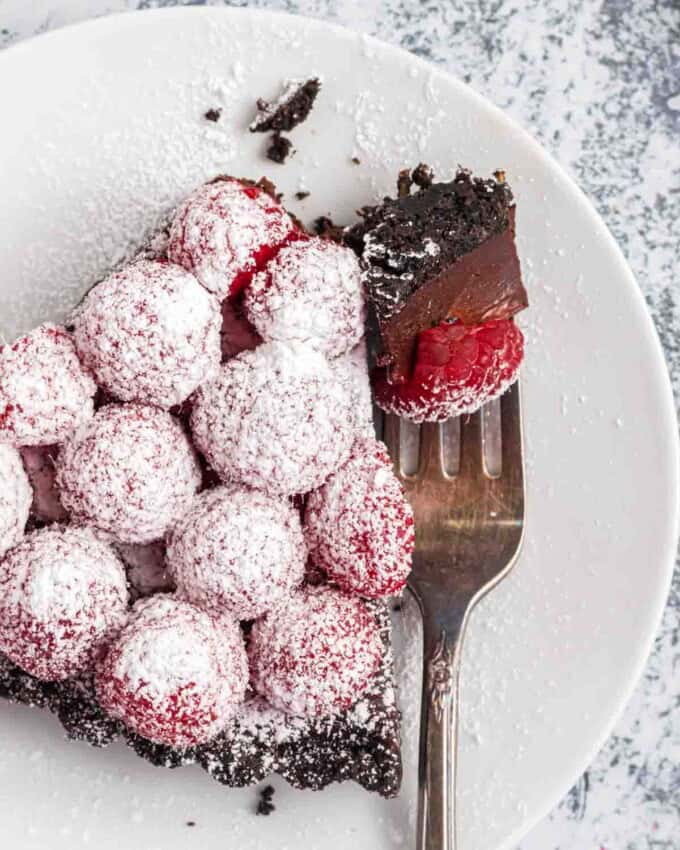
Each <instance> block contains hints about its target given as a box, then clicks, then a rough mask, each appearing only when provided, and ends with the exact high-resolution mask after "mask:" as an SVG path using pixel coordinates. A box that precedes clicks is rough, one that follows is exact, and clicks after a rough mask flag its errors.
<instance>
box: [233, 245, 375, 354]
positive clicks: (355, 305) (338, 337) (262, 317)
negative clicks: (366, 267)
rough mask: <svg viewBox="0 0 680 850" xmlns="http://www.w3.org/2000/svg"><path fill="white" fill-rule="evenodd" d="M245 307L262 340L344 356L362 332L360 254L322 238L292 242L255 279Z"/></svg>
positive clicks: (246, 296) (362, 303)
mask: <svg viewBox="0 0 680 850" xmlns="http://www.w3.org/2000/svg"><path fill="white" fill-rule="evenodd" d="M245 308H246V313H247V315H248V318H249V319H250V321H251V322H252V323H253V325H254V326H255V327H256V328H257V330H258V331H259V333H260V335H261V336H262V337H263V339H266V340H268V341H271V340H278V341H282V342H300V343H305V344H306V345H310V346H312V347H313V348H317V349H318V350H319V351H322V352H323V353H324V354H326V355H327V356H329V357H335V356H337V355H339V354H343V353H344V352H345V351H348V350H349V349H351V348H353V347H354V346H355V345H356V344H357V343H358V342H359V340H360V339H361V337H362V336H363V333H364V321H365V307H364V294H363V288H362V283H361V272H360V269H359V261H358V260H357V257H356V254H355V253H354V252H353V251H351V250H350V249H349V248H345V247H344V246H343V245H338V244H337V243H335V242H330V241H329V240H327V239H319V238H318V237H308V238H306V239H301V240H298V241H296V242H292V243H291V244H290V245H286V246H284V247H283V248H282V249H281V250H280V251H279V252H278V254H277V255H276V257H275V258H274V259H273V260H272V261H271V262H270V263H269V264H268V265H267V267H266V268H265V269H264V270H263V271H261V272H259V273H258V274H256V275H255V276H254V277H253V279H252V281H251V284H250V286H249V287H248V289H247V290H246V292H245Z"/></svg>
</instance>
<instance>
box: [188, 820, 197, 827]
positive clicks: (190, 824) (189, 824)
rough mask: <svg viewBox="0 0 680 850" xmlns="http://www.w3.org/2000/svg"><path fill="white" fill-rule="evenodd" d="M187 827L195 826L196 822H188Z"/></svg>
mask: <svg viewBox="0 0 680 850" xmlns="http://www.w3.org/2000/svg"><path fill="white" fill-rule="evenodd" d="M187 826H196V821H195V820H188V821H187Z"/></svg>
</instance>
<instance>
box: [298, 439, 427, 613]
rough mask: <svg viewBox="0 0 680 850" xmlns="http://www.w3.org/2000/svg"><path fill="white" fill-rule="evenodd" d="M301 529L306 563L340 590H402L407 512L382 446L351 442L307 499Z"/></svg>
mask: <svg viewBox="0 0 680 850" xmlns="http://www.w3.org/2000/svg"><path fill="white" fill-rule="evenodd" d="M304 528H305V536H306V538H307V541H308V544H309V548H310V556H311V559H312V562H313V563H314V564H316V566H317V567H320V568H321V569H322V570H323V571H324V572H325V573H326V575H327V576H328V577H329V578H330V580H331V581H334V582H336V583H337V584H338V585H339V586H340V587H342V588H343V589H344V590H346V591H348V592H350V593H351V592H354V593H359V594H361V595H362V596H367V597H369V598H376V597H379V596H387V595H390V594H396V593H400V592H401V591H402V590H403V588H404V585H405V583H406V578H407V576H408V574H409V572H410V571H411V555H412V552H413V545H414V531H413V511H412V510H411V507H410V505H409V504H408V502H407V501H406V498H405V497H404V493H403V490H402V487H401V485H400V483H399V481H398V480H397V478H396V477H395V475H394V473H393V471H392V464H391V462H390V459H389V456H388V455H387V452H386V449H385V447H384V445H383V444H382V443H379V442H377V441H376V440H372V439H365V440H358V441H357V442H356V443H355V444H354V446H353V448H352V453H351V455H350V457H349V460H347V461H346V463H345V464H344V465H343V466H342V467H341V468H340V469H339V470H338V471H337V472H335V473H334V474H333V475H331V477H330V478H329V479H328V481H327V482H326V483H325V484H324V485H323V487H322V488H321V489H319V490H316V491H315V492H313V493H311V494H310V495H309V497H308V500H307V507H306V510H305V523H304Z"/></svg>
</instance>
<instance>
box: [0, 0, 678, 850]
mask: <svg viewBox="0 0 680 850" xmlns="http://www.w3.org/2000/svg"><path fill="white" fill-rule="evenodd" d="M164 5H181V3H175V2H173V1H172V0H170V2H167V0H166V2H164V0H158V2H155V0H54V2H48V1H47V0H36V1H35V2H30V3H27V2H26V0H0V47H3V46H7V45H9V44H12V43H14V42H15V41H17V40H19V39H22V38H27V37H29V36H31V35H33V34H36V33H39V32H43V31H44V30H47V29H52V28H54V27H58V26H62V25H64V24H68V23H72V22H75V21H77V20H81V19H83V18H86V17H91V16H94V15H100V14H106V13H109V12H113V11H123V10H128V9H129V10H133V9H136V8H140V9H141V8H148V7H155V6H164ZM186 5H199V3H196V0H188V2H187V3H186ZM209 5H221V4H220V3H218V2H215V3H209ZM231 5H238V6H247V5H250V6H256V7H269V8H272V9H280V10H285V11H290V12H299V13H301V14H307V15H312V16H316V17H321V18H326V19H329V20H332V21H334V22H337V23H341V24H345V25H347V26H350V27H352V28H354V29H358V30H361V31H364V32H368V33H371V34H373V35H376V36H378V37H379V38H382V39H384V40H385V41H388V42H391V43H393V44H396V45H399V46H401V47H404V48H406V49H408V50H411V51H413V52H414V53H417V54H418V55H420V56H422V57H425V58H427V59H429V60H430V61H432V62H435V63H436V64H438V65H440V66H442V67H444V68H446V69H448V70H450V71H451V72H453V73H454V74H457V75H458V76H459V77H462V78H463V79H464V80H466V81H467V82H469V83H470V84H471V85H472V86H473V87H474V88H475V89H477V91H479V92H481V93H482V94H484V95H486V96H487V97H488V98H490V99H491V100H492V101H494V102H495V103H496V104H498V105H499V106H500V107H502V108H503V109H505V110H506V111H507V112H509V113H510V114H511V115H513V116H514V117H515V118H516V119H517V120H518V121H519V122H520V123H521V124H522V125H523V126H524V127H526V128H528V129H529V130H531V132H532V133H534V134H535V135H536V136H537V137H538V138H539V139H540V141H541V142H542V143H543V145H545V147H546V148H547V149H548V150H550V151H551V152H552V153H553V154H554V155H555V156H556V158H557V159H558V160H559V161H560V162H561V163H562V165H564V166H565V167H566V168H567V169H568V170H569V171H570V172H571V174H572V175H574V177H575V178H576V180H577V182H578V183H579V184H580V185H581V187H582V188H583V189H584V190H585V191H586V192H587V193H588V194H589V195H590V197H591V198H592V199H593V200H594V201H595V203H596V205H597V207H598V209H599V211H600V213H601V214H602V216H603V217H604V219H605V221H606V222H607V224H608V225H609V227H610V229H611V230H612V232H613V233H614V235H615V237H616V238H617V240H618V242H619V244H620V245H621V247H622V248H623V250H624V253H625V254H626V256H627V258H628V260H629V262H630V264H631V266H632V268H633V271H634V273H635V275H636V277H637V280H638V282H639V284H640V286H641V287H642V290H643V292H644V294H645V296H646V299H647V303H648V305H649V308H650V310H651V312H652V315H653V317H654V320H655V322H656V326H657V329H658V331H659V334H660V336H661V339H662V342H663V345H664V349H665V352H666V357H667V360H668V363H669V367H670V370H671V374H672V377H673V383H674V387H675V388H676V390H678V389H680V300H679V299H678V295H677V284H676V282H675V279H674V272H675V269H676V262H675V259H676V253H677V249H678V246H679V245H680V146H679V145H678V139H679V138H680V6H678V3H677V0H602V1H601V2H597V1H596V0H525V2H519V0H257V2H251V3H233V4H231ZM679 671H680V574H679V573H678V572H677V571H676V576H675V581H674V585H673V589H672V592H671V596H670V600H669V603H668V606H667V608H666V612H665V615H664V619H663V623H662V626H661V629H660V631H659V633H658V635H657V638H656V642H655V647H654V652H653V655H652V657H651V658H650V661H649V663H648V666H647V669H646V671H645V675H644V678H643V680H642V681H641V683H640V684H639V686H638V688H637V690H636V692H635V695H634V697H633V699H632V701H631V702H630V704H629V706H628V708H627V710H626V712H625V714H624V716H623V718H622V719H621V720H620V721H619V723H618V725H617V727H616V729H615V732H614V734H613V735H612V737H611V738H610V740H609V741H608V742H607V744H606V746H605V747H604V749H603V750H602V752H601V753H600V754H599V756H598V757H597V759H596V760H595V762H594V763H593V764H592V765H591V766H590V768H589V769H588V771H587V772H586V773H585V774H584V775H583V776H582V777H581V779H580V781H579V782H578V783H577V785H575V786H574V787H573V788H572V789H571V791H570V792H569V794H568V795H567V797H565V799H564V800H563V801H562V802H561V803H560V805H559V806H558V807H557V808H556V809H555V810H554V811H553V812H552V813H551V814H550V816H549V817H547V818H546V819H545V820H544V821H543V822H542V823H541V824H539V825H538V826H537V827H536V828H535V829H534V830H533V831H532V833H531V834H530V835H529V836H527V837H526V838H525V839H524V840H523V841H522V843H521V846H520V847H519V848H518V850H652V849H653V850H678V848H680V817H679V814H678V813H679V812H680V675H679Z"/></svg>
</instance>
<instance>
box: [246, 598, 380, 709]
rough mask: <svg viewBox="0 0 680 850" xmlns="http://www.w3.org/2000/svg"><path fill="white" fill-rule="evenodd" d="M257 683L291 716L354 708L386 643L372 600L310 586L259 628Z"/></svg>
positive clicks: (254, 664) (254, 637)
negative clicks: (371, 609)
mask: <svg viewBox="0 0 680 850" xmlns="http://www.w3.org/2000/svg"><path fill="white" fill-rule="evenodd" d="M248 652H249V657H250V672H251V682H252V685H253V687H254V688H255V690H256V691H257V692H258V693H259V694H261V695H262V696H264V697H266V699H268V700H269V702H270V703H271V704H272V705H274V706H276V707H277V708H280V709H282V710H284V711H288V712H290V713H291V714H298V715H304V716H315V715H323V714H332V713H334V712H336V711H341V710H343V709H347V708H349V707H350V706H351V705H352V704H353V703H355V702H356V701H357V700H358V699H359V697H360V696H361V695H362V694H363V692H364V691H365V690H366V688H367V687H368V684H369V682H370V680H371V677H372V676H373V675H374V673H375V672H376V670H377V669H378V665H379V664H380V659H381V657H382V653H383V645H382V640H381V637H380V632H379V630H378V626H377V623H376V620H375V617H374V616H373V614H372V613H371V612H370V610H369V609H368V608H367V606H366V603H365V602H363V600H361V599H359V598H358V597H356V596H347V595H346V594H344V593H342V592H341V591H340V590H337V589H336V588H333V587H329V586H319V587H309V586H305V587H303V588H301V589H300V590H297V591H296V592H295V593H294V594H293V596H292V597H291V598H290V599H289V601H288V602H287V603H286V604H285V605H280V606H279V607H277V608H275V609H274V610H273V611H270V612H269V614H267V615H266V616H265V617H264V618H263V619H261V620H257V621H256V622H255V624H254V626H253V630H252V633H251V636H250V644H249V649H248Z"/></svg>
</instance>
